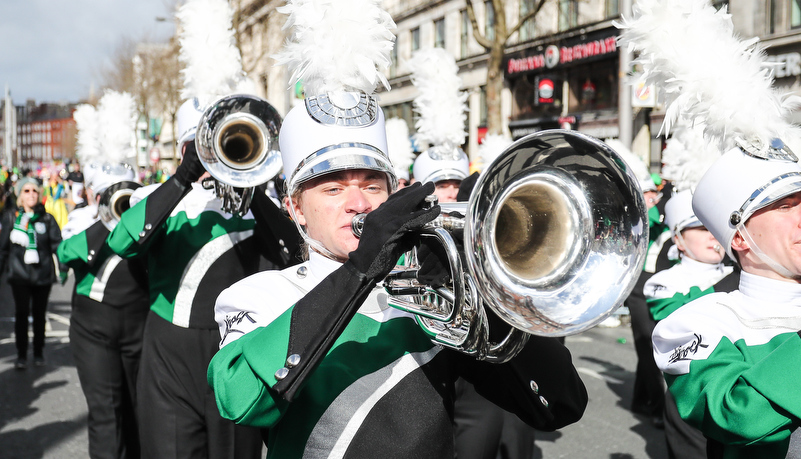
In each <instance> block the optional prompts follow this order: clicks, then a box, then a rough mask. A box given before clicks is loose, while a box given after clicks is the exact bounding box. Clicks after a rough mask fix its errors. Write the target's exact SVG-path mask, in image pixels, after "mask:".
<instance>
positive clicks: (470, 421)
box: [453, 378, 534, 459]
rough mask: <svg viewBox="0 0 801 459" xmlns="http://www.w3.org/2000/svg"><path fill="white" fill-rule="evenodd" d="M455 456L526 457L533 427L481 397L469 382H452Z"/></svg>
mask: <svg viewBox="0 0 801 459" xmlns="http://www.w3.org/2000/svg"><path fill="white" fill-rule="evenodd" d="M453 417H454V424H455V429H454V435H455V447H456V448H455V449H456V459H496V458H497V459H530V458H531V457H532V456H533V454H534V428H532V427H530V426H529V425H528V424H526V423H525V422H523V421H521V420H520V418H518V417H517V416H516V415H514V414H512V413H509V412H508V411H505V410H503V409H502V408H500V407H498V406H497V405H495V404H494V403H492V402H490V401H489V400H487V399H486V398H484V397H482V396H481V395H480V394H479V393H478V392H476V390H475V388H474V387H473V385H472V384H470V383H469V382H467V381H465V380H464V379H462V378H459V379H457V380H456V382H455V394H454V413H453Z"/></svg>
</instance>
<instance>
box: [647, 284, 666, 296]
mask: <svg viewBox="0 0 801 459" xmlns="http://www.w3.org/2000/svg"><path fill="white" fill-rule="evenodd" d="M651 289H653V292H652V293H651V296H656V294H657V292H659V291H660V290H667V287H665V286H664V285H661V284H654V285H653V286H651Z"/></svg>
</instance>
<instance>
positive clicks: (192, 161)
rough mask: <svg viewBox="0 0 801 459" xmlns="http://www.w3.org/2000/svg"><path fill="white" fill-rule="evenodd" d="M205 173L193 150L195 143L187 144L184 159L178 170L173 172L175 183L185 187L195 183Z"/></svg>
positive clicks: (195, 151)
mask: <svg viewBox="0 0 801 459" xmlns="http://www.w3.org/2000/svg"><path fill="white" fill-rule="evenodd" d="M205 172H206V168H204V167H203V164H202V163H201V162H200V158H198V156H197V150H196V149H195V142H187V143H186V147H185V148H184V157H183V159H182V160H181V164H180V165H179V166H178V169H176V170H175V181H177V182H178V183H180V184H181V185H183V186H185V187H187V186H189V185H191V184H192V183H194V182H196V181H197V179H199V178H200V176H201V175H203V174H204V173H205Z"/></svg>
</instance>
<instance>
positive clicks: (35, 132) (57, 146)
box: [0, 100, 75, 168]
mask: <svg viewBox="0 0 801 459" xmlns="http://www.w3.org/2000/svg"><path fill="white" fill-rule="evenodd" d="M3 104H4V105H5V102H4V103H3ZM14 109H15V114H16V145H13V146H12V148H11V151H13V152H14V157H13V158H11V162H12V163H13V165H15V166H17V167H22V168H36V167H38V166H40V165H42V164H49V163H59V162H63V161H67V160H69V159H70V158H72V157H74V154H75V120H73V119H72V112H73V110H74V109H75V106H74V104H67V105H61V104H48V103H44V104H36V102H35V101H33V100H28V101H27V102H26V103H25V105H17V106H15V107H14ZM2 113H6V112H5V110H3V111H2ZM3 126H5V123H0V129H2V130H4V129H5V128H4V127H3ZM2 134H3V135H0V150H2V151H5V145H2V143H3V142H4V141H5V139H6V138H7V137H6V136H5V135H4V134H5V132H3V133H2ZM7 161H8V160H5V161H4V162H7Z"/></svg>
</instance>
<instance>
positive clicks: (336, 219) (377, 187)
mask: <svg viewBox="0 0 801 459" xmlns="http://www.w3.org/2000/svg"><path fill="white" fill-rule="evenodd" d="M388 196H389V189H388V185H387V176H386V175H385V174H384V173H382V172H375V171H368V170H352V171H342V172H335V173H331V174H326V175H324V176H322V177H319V178H316V179H313V180H310V181H309V182H307V183H306V184H304V185H303V191H302V192H301V194H300V199H299V200H298V201H299V202H294V206H295V216H296V217H297V219H298V223H299V224H301V225H303V226H305V227H306V232H307V233H308V235H309V237H311V238H312V239H315V240H317V241H319V242H320V243H322V244H323V246H324V247H325V248H326V249H328V250H329V251H330V252H331V253H333V254H334V255H335V256H337V257H338V258H340V259H343V260H346V259H347V258H348V254H349V253H350V252H352V251H354V250H356V248H357V247H358V246H359V239H358V238H356V236H354V235H353V232H352V230H351V221H352V220H353V217H354V216H355V215H357V214H362V213H368V212H371V211H372V210H375V209H376V208H377V207H378V206H379V205H381V203H383V202H384V201H386V200H387V197H388Z"/></svg>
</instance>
